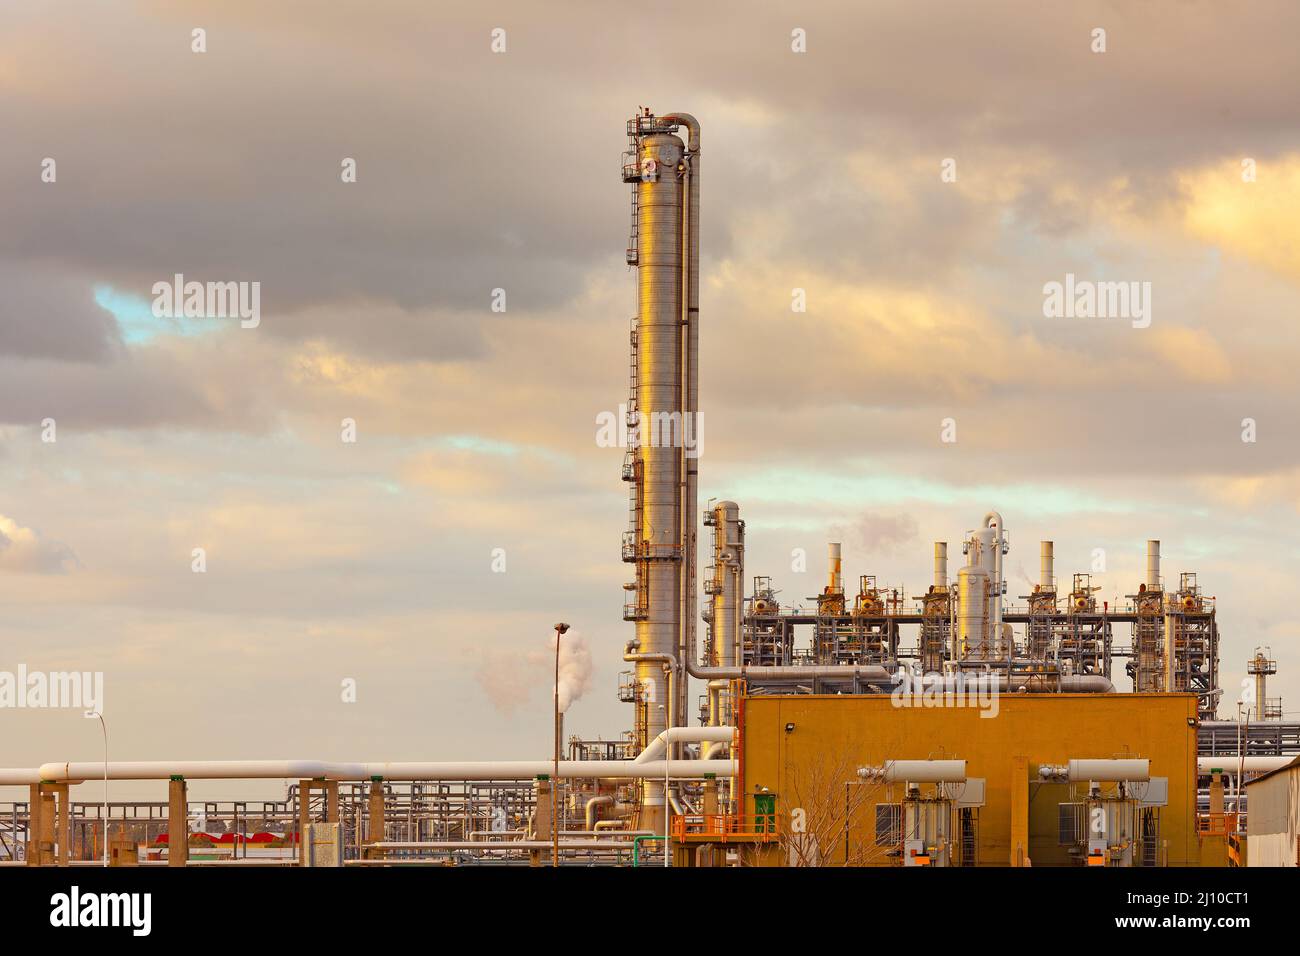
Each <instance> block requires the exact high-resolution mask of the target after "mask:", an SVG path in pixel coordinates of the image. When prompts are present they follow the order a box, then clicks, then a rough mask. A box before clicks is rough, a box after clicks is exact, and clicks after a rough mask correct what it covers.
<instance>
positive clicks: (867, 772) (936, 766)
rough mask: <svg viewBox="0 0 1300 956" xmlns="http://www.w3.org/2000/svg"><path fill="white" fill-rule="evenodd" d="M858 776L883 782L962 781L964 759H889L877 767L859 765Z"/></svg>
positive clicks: (964, 765)
mask: <svg viewBox="0 0 1300 956" xmlns="http://www.w3.org/2000/svg"><path fill="white" fill-rule="evenodd" d="M858 776H859V777H861V778H862V779H864V780H882V781H884V782H885V783H896V782H898V781H907V782H910V783H963V782H965V780H966V761H965V760H891V761H890V762H889V763H886V764H883V765H881V766H879V767H859V768H858Z"/></svg>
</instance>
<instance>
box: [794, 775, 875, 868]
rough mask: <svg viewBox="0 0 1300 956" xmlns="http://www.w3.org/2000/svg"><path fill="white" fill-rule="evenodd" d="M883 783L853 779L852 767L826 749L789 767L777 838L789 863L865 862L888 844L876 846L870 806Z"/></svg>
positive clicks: (847, 864) (856, 776)
mask: <svg viewBox="0 0 1300 956" xmlns="http://www.w3.org/2000/svg"><path fill="white" fill-rule="evenodd" d="M884 787H885V785H884V784H882V783H880V782H878V781H874V780H862V779H860V778H859V777H858V773H857V765H856V764H853V763H850V762H849V761H848V760H847V759H846V758H845V757H843V756H841V757H840V758H839V759H838V760H837V759H834V758H833V757H832V756H830V755H828V754H826V753H824V752H823V753H819V754H816V755H813V756H810V757H809V758H808V759H807V760H803V761H800V762H798V763H797V764H795V765H792V766H791V767H790V768H789V770H788V772H787V773H786V777H785V781H784V789H785V792H784V793H782V794H780V800H779V803H778V808H777V812H778V814H781V815H782V816H783V817H784V819H782V820H781V821H780V825H779V826H778V827H777V840H778V843H779V844H780V847H781V851H782V856H783V857H784V859H785V860H786V863H787V865H788V866H869V865H872V864H876V863H880V862H881V861H882V860H885V859H886V858H887V856H888V853H889V851H890V850H891V849H893V845H892V844H890V845H888V846H877V845H876V840H875V829H874V827H872V826H871V824H872V822H873V820H874V815H875V814H874V810H875V805H876V803H877V802H878V801H879V798H880V797H881V795H882V793H883V791H884Z"/></svg>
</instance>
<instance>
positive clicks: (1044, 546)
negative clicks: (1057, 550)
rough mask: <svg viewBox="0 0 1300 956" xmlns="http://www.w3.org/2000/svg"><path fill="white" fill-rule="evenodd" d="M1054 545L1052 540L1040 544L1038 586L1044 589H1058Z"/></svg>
mask: <svg viewBox="0 0 1300 956" xmlns="http://www.w3.org/2000/svg"><path fill="white" fill-rule="evenodd" d="M1054 547H1055V546H1054V545H1053V544H1052V542H1051V541H1043V542H1042V543H1040V544H1039V546H1038V587H1039V589H1040V590H1043V591H1055V590H1056V573H1055V569H1054V567H1053V565H1054V563H1055V555H1054Z"/></svg>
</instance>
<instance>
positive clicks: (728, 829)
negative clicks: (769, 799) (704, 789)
mask: <svg viewBox="0 0 1300 956" xmlns="http://www.w3.org/2000/svg"><path fill="white" fill-rule="evenodd" d="M672 833H673V839H674V840H677V841H678V842H685V841H688V840H689V841H695V842H699V843H767V842H769V841H772V840H775V839H776V838H777V832H776V814H774V813H762V814H758V815H755V816H740V815H738V814H733V813H704V814H687V815H685V816H675V817H673V825H672Z"/></svg>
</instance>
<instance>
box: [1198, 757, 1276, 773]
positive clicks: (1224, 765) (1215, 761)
mask: <svg viewBox="0 0 1300 956" xmlns="http://www.w3.org/2000/svg"><path fill="white" fill-rule="evenodd" d="M1293 760H1295V755H1294V754H1284V755H1282V756H1272V757H1238V756H1237V755H1236V754H1219V755H1218V756H1217V757H1197V758H1196V772H1197V773H1199V774H1202V775H1208V774H1210V773H1212V772H1213V771H1215V770H1219V771H1223V772H1228V771H1233V772H1235V771H1236V770H1237V769H1240V770H1241V771H1242V772H1244V773H1268V772H1269V771H1270V770H1277V769H1279V768H1281V767H1285V766H1286V765H1287V764H1289V763H1291V761H1293Z"/></svg>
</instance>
